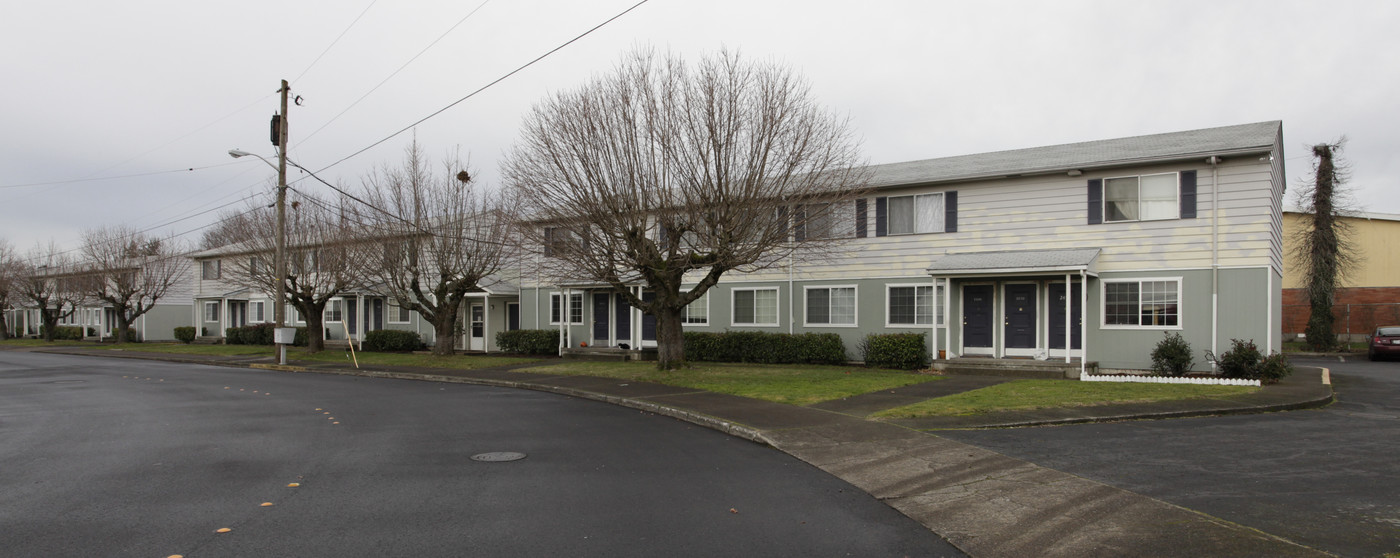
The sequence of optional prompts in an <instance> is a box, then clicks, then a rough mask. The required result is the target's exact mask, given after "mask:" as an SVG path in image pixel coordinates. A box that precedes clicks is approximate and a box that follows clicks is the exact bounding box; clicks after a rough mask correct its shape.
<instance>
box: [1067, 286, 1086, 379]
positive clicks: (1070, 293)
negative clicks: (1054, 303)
mask: <svg viewBox="0 0 1400 558" xmlns="http://www.w3.org/2000/svg"><path fill="white" fill-rule="evenodd" d="M1080 289H1081V292H1082V289H1083V287H1080ZM1073 298H1074V281H1072V280H1071V278H1070V274H1068V273H1066V274H1065V364H1069V354H1070V352H1071V351H1073V350H1074V343H1072V342H1071V341H1072V340H1073V339H1074V335H1073V334H1072V333H1071V332H1072V331H1073V330H1072V329H1071V328H1072V327H1073V326H1072V325H1071V324H1072V323H1073V322H1071V320H1070V318H1071V317H1072V316H1071V310H1072V308H1073V306H1072V305H1071V303H1072V302H1073V301H1072V300H1071V299H1073ZM1080 312H1083V310H1082V309H1081V310H1080Z"/></svg>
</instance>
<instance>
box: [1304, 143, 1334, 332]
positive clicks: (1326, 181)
mask: <svg viewBox="0 0 1400 558" xmlns="http://www.w3.org/2000/svg"><path fill="white" fill-rule="evenodd" d="M1313 156H1315V157H1317V176H1316V183H1315V184H1314V186H1313V200H1312V201H1313V230H1312V233H1311V234H1312V239H1311V242H1310V245H1311V248H1312V254H1311V258H1310V260H1311V261H1310V263H1311V264H1312V269H1309V270H1308V304H1309V306H1310V307H1311V309H1312V313H1311V315H1310V316H1309V317H1308V327H1307V336H1308V346H1309V347H1311V348H1313V349H1314V350H1320V351H1330V350H1332V349H1333V348H1335V347H1336V345H1337V333H1336V330H1335V329H1334V327H1333V322H1334V320H1333V316H1332V303H1333V301H1334V297H1335V293H1336V291H1337V264H1338V252H1339V251H1340V249H1341V243H1340V241H1339V239H1338V237H1337V219H1336V215H1335V214H1334V213H1333V212H1334V204H1333V199H1332V198H1333V194H1334V192H1335V189H1336V167H1335V166H1334V164H1333V161H1332V146H1331V145H1328V144H1321V145H1317V146H1314V147H1313Z"/></svg>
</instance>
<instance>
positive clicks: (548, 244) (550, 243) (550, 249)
mask: <svg viewBox="0 0 1400 558" xmlns="http://www.w3.org/2000/svg"><path fill="white" fill-rule="evenodd" d="M544 255H546V256H553V255H554V229H552V228H545V230H544Z"/></svg>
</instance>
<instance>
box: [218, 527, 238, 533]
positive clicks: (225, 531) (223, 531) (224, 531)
mask: <svg viewBox="0 0 1400 558" xmlns="http://www.w3.org/2000/svg"><path fill="white" fill-rule="evenodd" d="M232 530H233V529H229V528H228V527H224V528H223V529H219V530H218V531H214V532H215V533H227V532H229V531H232Z"/></svg>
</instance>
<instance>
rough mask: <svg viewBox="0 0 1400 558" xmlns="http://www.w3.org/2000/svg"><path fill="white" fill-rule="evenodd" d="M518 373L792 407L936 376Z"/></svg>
mask: <svg viewBox="0 0 1400 558" xmlns="http://www.w3.org/2000/svg"><path fill="white" fill-rule="evenodd" d="M516 371H517V372H532V373H537V374H558V375H567V376H599V377H604V378H617V379H619V380H635V381H639V382H652V383H657V384H665V385H669V386H680V387H688V388H695V389H703V390H707V391H713V392H717V393H728V394H731V395H738V396H742V397H752V398H754V399H763V400H766V401H774V402H777V403H787V404H790V405H811V404H813V403H819V402H822V401H829V400H832V399H840V398H842V397H850V396H853V395H860V394H862V393H870V392H872V391H879V390H882V389H891V388H897V387H901V386H907V385H913V384H918V383H923V382H929V381H934V380H939V379H942V378H939V377H938V376H929V375H924V374H915V373H912V372H900V371H894V370H871V369H868V368H862V367H858V366H818V365H791V364H789V365H776V364H739V363H711V362H705V363H691V366H690V368H686V369H684V370H675V371H668V372H662V371H658V370H657V369H656V363H654V362H584V361H568V362H564V363H561V364H554V365H549V366H537V367H533V368H522V369H518V370H516Z"/></svg>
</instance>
